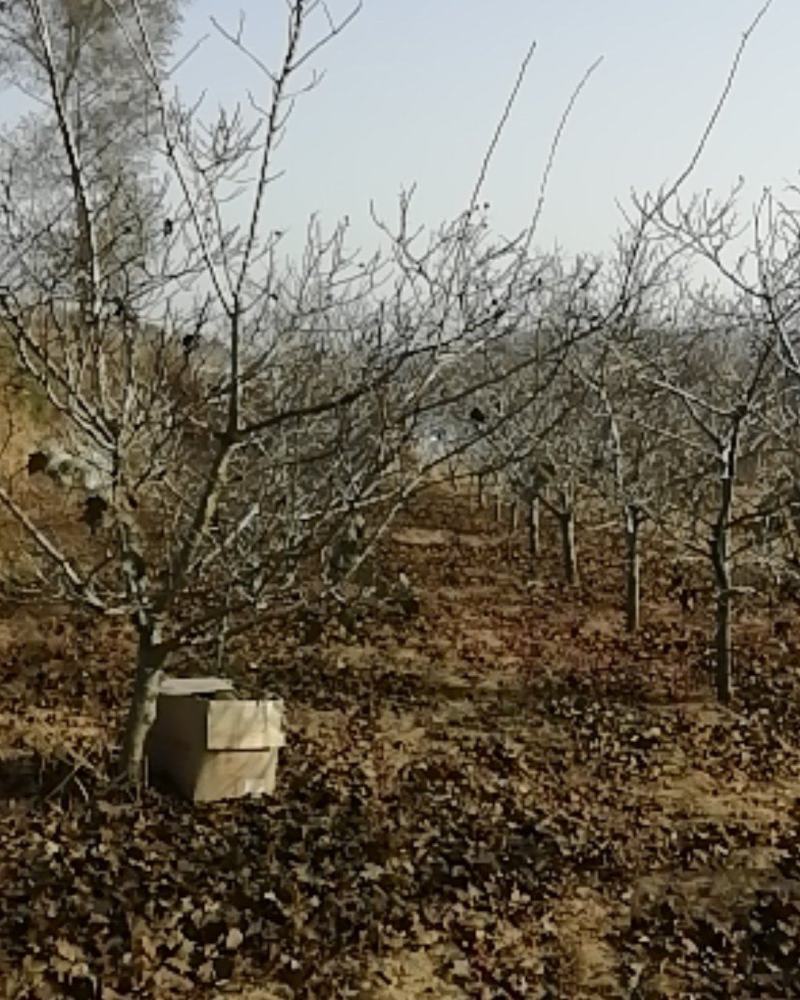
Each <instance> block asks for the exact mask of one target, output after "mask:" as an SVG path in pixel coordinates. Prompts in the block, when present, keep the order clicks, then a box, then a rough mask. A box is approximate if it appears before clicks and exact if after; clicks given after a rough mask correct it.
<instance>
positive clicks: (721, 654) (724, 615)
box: [711, 440, 736, 705]
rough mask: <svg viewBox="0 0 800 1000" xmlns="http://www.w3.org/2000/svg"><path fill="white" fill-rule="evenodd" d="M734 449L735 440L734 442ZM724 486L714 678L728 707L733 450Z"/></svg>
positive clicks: (715, 556)
mask: <svg viewBox="0 0 800 1000" xmlns="http://www.w3.org/2000/svg"><path fill="white" fill-rule="evenodd" d="M734 445H735V440H734ZM726 457H727V461H726V462H725V464H724V467H723V468H724V471H723V476H722V483H721V493H720V506H719V515H718V517H717V520H716V523H715V524H714V534H713V535H712V538H711V563H712V565H713V567H714V582H715V585H716V591H717V612H716V635H715V642H714V647H715V652H716V656H715V660H716V662H715V666H714V674H715V681H716V688H717V697H718V698H719V700H720V701H721V702H722V703H723V704H724V705H726V704H728V702H730V700H731V698H732V697H733V644H732V618H733V588H732V585H731V584H732V581H731V557H730V531H731V529H730V521H731V511H732V510H733V490H734V474H735V469H736V466H735V461H736V449H735V446H732V447H731V448H730V450H729V452H728V454H727V456H726Z"/></svg>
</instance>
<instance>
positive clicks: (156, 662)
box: [121, 627, 165, 787]
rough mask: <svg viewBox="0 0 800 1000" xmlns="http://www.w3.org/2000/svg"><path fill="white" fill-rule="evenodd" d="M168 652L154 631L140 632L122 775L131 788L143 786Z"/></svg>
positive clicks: (151, 629) (142, 630) (146, 628)
mask: <svg viewBox="0 0 800 1000" xmlns="http://www.w3.org/2000/svg"><path fill="white" fill-rule="evenodd" d="M164 661H165V651H164V649H163V647H162V646H160V645H159V642H158V632H157V630H156V629H155V628H153V627H142V628H140V630H139V643H138V648H137V651H136V678H135V681H134V688H133V697H132V699H131V704H130V708H129V710H128V717H127V720H126V722H125V732H124V736H123V741H122V761H121V765H122V772H123V774H124V775H125V776H126V777H127V778H128V780H129V781H130V782H131V784H132V785H135V786H136V787H138V786H139V785H140V784H141V781H142V777H143V773H144V749H145V741H146V739H147V734H148V733H149V732H150V727H151V726H152V724H153V722H154V721H155V717H156V702H157V699H158V692H159V690H160V688H161V681H162V678H163V676H164Z"/></svg>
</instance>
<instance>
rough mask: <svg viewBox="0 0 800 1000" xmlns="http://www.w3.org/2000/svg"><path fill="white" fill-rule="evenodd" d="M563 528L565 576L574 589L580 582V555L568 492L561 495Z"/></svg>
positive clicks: (559, 515) (562, 542) (562, 544)
mask: <svg viewBox="0 0 800 1000" xmlns="http://www.w3.org/2000/svg"><path fill="white" fill-rule="evenodd" d="M558 523H559V526H560V528H561V551H562V555H563V559H564V575H565V577H566V579H567V583H568V584H569V585H570V586H571V587H573V586H575V585H576V584H577V582H578V553H577V549H576V547H575V511H574V509H573V506H572V503H571V501H570V498H569V496H568V495H567V493H566V491H562V494H561V508H560V510H559V512H558Z"/></svg>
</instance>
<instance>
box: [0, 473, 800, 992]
mask: <svg viewBox="0 0 800 1000" xmlns="http://www.w3.org/2000/svg"><path fill="white" fill-rule="evenodd" d="M615 545H616V540H615V539H614V538H613V537H611V536H607V537H606V536H604V537H602V538H600V537H599V536H598V537H597V539H596V541H594V540H593V542H592V546H591V547H587V543H586V542H585V541H584V552H583V560H584V561H583V567H582V574H583V580H584V583H583V588H582V590H580V591H579V592H577V593H572V592H570V591H569V589H568V588H566V587H564V586H563V585H562V584H561V583H559V582H558V581H559V577H558V567H557V563H556V561H555V559H551V558H549V557H548V559H547V560H546V562H545V565H544V566H543V567H542V568H541V572H540V575H539V580H538V582H537V583H536V584H535V585H531V583H530V581H528V580H527V579H526V572H525V564H524V559H523V554H522V553H523V550H524V539H523V538H521V537H520V538H518V539H516V541H515V544H514V545H513V546H509V544H508V543H507V541H506V540H505V539H503V538H502V537H499V536H497V535H496V534H495V528H494V526H493V525H492V524H491V523H490V522H489V520H488V519H487V517H486V515H484V514H483V513H481V512H476V511H472V510H471V509H470V505H469V502H468V500H467V499H466V498H465V497H463V496H452V495H445V494H442V493H436V492H434V493H432V494H430V495H428V496H427V497H423V498H421V499H420V501H419V502H418V504H417V505H416V507H415V508H414V509H413V510H412V511H411V512H410V513H408V514H407V515H405V516H404V519H403V522H402V523H401V524H399V525H398V527H397V531H396V533H395V535H394V537H393V538H392V539H391V540H389V541H388V542H387V543H386V547H385V552H384V554H383V563H384V566H386V567H388V566H391V567H392V572H396V573H398V574H399V573H400V572H403V573H404V574H405V575H406V576H407V577H408V579H409V580H410V581H411V587H412V589H413V592H414V594H415V595H416V600H415V601H414V602H400V603H399V604H398V603H397V602H394V603H392V602H391V601H389V602H384V603H383V604H376V605H374V606H373V607H371V608H367V609H366V610H364V611H363V612H361V613H359V614H358V615H356V616H354V618H353V620H352V621H351V622H350V623H349V631H348V633H347V634H345V633H341V634H340V632H339V630H338V629H336V630H333V631H331V630H330V629H326V628H324V627H322V626H321V627H320V628H319V629H318V630H317V632H316V633H315V635H314V636H313V637H309V635H308V631H307V629H304V628H303V627H301V625H302V623H298V624H297V628H296V629H292V630H290V631H289V632H288V633H287V632H286V631H285V625H284V624H282V625H280V626H279V625H278V624H277V623H276V622H265V624H264V628H263V630H262V633H261V634H260V635H258V636H251V637H249V638H248V639H247V640H246V641H243V642H242V643H241V644H240V645H239V647H238V648H237V650H236V655H235V657H234V663H233V669H234V672H236V673H237V675H238V676H237V681H238V683H239V684H240V686H243V687H245V688H247V687H248V686H250V687H252V689H254V690H257V689H263V688H266V689H268V690H269V691H271V692H274V693H276V694H278V695H280V696H281V697H283V698H284V699H285V700H286V703H287V706H288V708H289V712H290V727H291V732H290V740H289V745H288V747H287V749H286V751H285V752H283V753H282V756H281V760H280V765H279V779H278V794H277V796H276V797H275V798H274V799H271V800H256V801H237V802H230V803H220V804H214V805H207V806H191V805H189V804H187V803H184V802H182V801H180V800H178V799H177V798H175V797H173V796H172V795H171V794H170V793H169V792H168V791H167V790H159V789H150V790H148V791H147V792H146V793H145V795H144V798H143V800H142V801H141V802H140V803H134V802H132V801H130V800H129V799H128V798H127V797H126V796H125V795H124V794H123V793H122V792H121V791H119V790H115V789H114V788H113V787H112V786H111V785H110V784H109V783H108V782H107V781H106V779H105V777H104V775H105V774H106V772H107V767H108V761H109V755H110V748H111V746H112V744H113V742H114V738H115V735H116V726H117V725H118V723H119V720H120V718H121V712H122V709H123V707H124V704H125V697H126V694H127V685H128V681H129V664H130V637H129V635H128V634H127V633H126V631H125V629H124V627H122V626H113V627H112V626H110V625H108V624H106V625H100V624H97V623H92V622H90V621H83V620H77V619H71V618H69V617H65V615H64V611H63V609H59V608H53V609H44V608H42V609H38V610H31V611H26V612H24V613H23V612H22V611H19V610H17V611H14V612H12V611H11V609H8V611H7V614H6V617H5V619H4V621H3V622H2V624H0V631H1V632H2V634H1V635H0V648H2V661H1V664H0V692H2V695H1V697H0V734H2V742H1V743H0V794H2V797H3V802H2V807H3V808H2V811H0V892H2V896H3V899H2V905H1V906H0V913H1V914H2V915H1V916H0V969H2V977H3V978H2V984H3V987H4V992H3V990H0V996H6V997H31V998H38V997H41V998H46V997H52V998H61V997H77V998H82V997H86V998H94V997H102V998H108V1000H113V998H116V997H120V998H122V997H124V998H128V997H153V998H159V1000H161V998H165V1000H168V998H171V997H181V996H186V997H218V998H222V997H227V996H231V997H239V998H249V1000H257V998H258V1000H278V998H283V1000H285V998H301V997H307V998H310V1000H311V998H313V1000H317V998H319V1000H324V998H326V997H332V998H333V997H358V998H363V1000H405V998H414V997H431V998H449V997H452V998H458V997H476V998H477V997H481V998H487V1000H488V998H503V997H508V998H512V1000H514V998H521V997H525V998H528V997H532V998H536V997H541V998H545V997H567V998H580V997H586V998H597V997H641V998H650V997H652V998H656V997H692V996H698V997H700V996H702V997H704V998H705V997H715V996H716V997H734V996H740V997H753V996H759V997H789V996H800V980H799V979H798V973H797V969H798V967H800V854H799V853H798V846H799V845H798V841H799V840H800V837H798V829H800V752H798V736H799V735H800V729H798V720H800V685H799V684H798V680H797V677H796V674H795V669H794V664H793V662H792V658H793V654H792V649H791V648H790V646H791V635H792V634H793V631H794V630H796V627H797V613H796V609H795V608H794V607H790V606H783V607H781V608H780V609H779V617H780V620H781V621H788V622H789V623H790V625H789V627H788V628H786V629H783V630H782V631H781V634H780V635H777V636H776V634H775V630H774V628H773V627H772V621H771V619H770V617H769V615H768V613H767V611H766V610H765V609H764V608H762V607H759V606H756V605H755V604H753V606H750V607H746V608H744V609H742V614H743V616H744V618H743V622H744V624H743V625H742V626H741V627H740V629H739V638H740V640H741V641H740V646H739V653H738V665H737V666H738V672H739V678H740V696H739V701H738V702H737V704H736V705H735V706H734V710H732V711H731V710H723V709H720V708H718V707H716V706H715V705H714V703H713V700H712V697H711V694H710V690H709V683H708V676H707V670H708V650H707V648H706V647H707V622H706V619H705V618H704V615H705V614H707V609H706V608H705V606H704V603H703V599H699V600H698V605H697V607H695V609H694V610H691V611H689V612H688V613H687V612H684V611H683V610H682V609H681V606H680V604H679V603H678V602H677V601H675V600H673V599H671V598H670V597H669V583H668V578H669V574H668V572H667V569H666V567H662V565H661V564H660V563H659V562H658V560H655V559H654V561H653V565H652V566H651V567H649V570H647V571H646V573H645V583H646V585H649V587H650V589H649V591H648V592H647V598H648V600H647V602H646V605H645V609H644V612H645V613H644V622H645V624H644V628H643V629H642V632H641V633H640V634H639V635H637V636H636V637H634V638H630V637H626V636H625V635H624V633H623V630H622V616H621V613H620V612H619V611H618V610H617V605H618V603H619V601H618V595H619V594H621V590H622V586H621V584H622V580H621V570H620V567H619V563H618V555H617V550H616V549H615ZM304 643H305V644H304ZM254 665H256V666H255V667H254Z"/></svg>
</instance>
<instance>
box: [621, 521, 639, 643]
mask: <svg viewBox="0 0 800 1000" xmlns="http://www.w3.org/2000/svg"><path fill="white" fill-rule="evenodd" d="M641 523H642V520H641V513H640V511H639V509H638V508H637V507H636V506H635V505H634V504H628V506H627V507H626V508H625V550H626V583H625V627H626V628H627V630H628V631H629V632H635V631H636V630H637V629H638V628H639V624H640V621H641V572H640V570H641V560H640V557H639V527H640V526H641Z"/></svg>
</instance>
